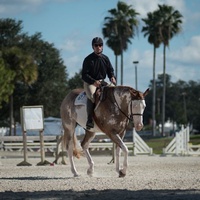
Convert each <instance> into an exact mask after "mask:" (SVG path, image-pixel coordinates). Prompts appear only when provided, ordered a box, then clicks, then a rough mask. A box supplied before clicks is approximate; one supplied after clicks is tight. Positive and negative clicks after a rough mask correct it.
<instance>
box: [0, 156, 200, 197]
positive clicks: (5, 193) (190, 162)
mask: <svg viewBox="0 0 200 200" xmlns="http://www.w3.org/2000/svg"><path fill="white" fill-rule="evenodd" d="M122 158H123V157H122ZM93 159H94V162H95V173H94V176H93V177H88V176H87V174H86V171H87V167H88V164H87V161H86V158H84V157H82V158H81V159H79V160H77V159H76V160H75V161H76V167H77V170H78V172H79V174H80V176H79V177H77V178H74V177H73V176H72V173H71V171H70V166H69V164H68V163H67V164H66V165H62V164H58V165H45V166H37V163H39V162H40V158H31V159H29V160H28V161H29V162H30V163H31V164H32V166H17V164H18V163H20V162H21V161H22V160H23V159H22V158H18V159H16V158H9V159H6V158H1V159H0V199H2V200H6V199H11V200H13V199H19V200H21V199H23V200H32V199H40V200H43V199H44V200H47V199H49V200H60V199H65V200H76V199H83V200H86V199H87V200H91V199H94V200H112V199H115V200H123V199H127V200H132V199H133V200H136V199H137V200H143V199H147V200H157V199H162V200H175V199H176V200H185V199H187V200H197V199H198V200H199V199H200V157H173V156H167V157H161V156H130V157H129V166H128V172H127V176H126V177H125V178H118V174H117V173H116V171H115V164H108V163H109V161H110V160H111V156H93ZM47 160H48V161H49V162H53V157H49V158H47ZM67 161H68V160H67ZM121 161H122V159H121Z"/></svg>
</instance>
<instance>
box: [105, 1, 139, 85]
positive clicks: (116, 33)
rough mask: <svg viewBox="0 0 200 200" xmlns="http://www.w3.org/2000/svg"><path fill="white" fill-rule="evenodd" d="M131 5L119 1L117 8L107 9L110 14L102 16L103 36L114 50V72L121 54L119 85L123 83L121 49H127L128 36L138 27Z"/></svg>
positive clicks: (132, 35)
mask: <svg viewBox="0 0 200 200" xmlns="http://www.w3.org/2000/svg"><path fill="white" fill-rule="evenodd" d="M131 7H132V6H129V5H127V4H126V3H125V2H121V1H119V2H118V3H117V9H116V8H113V9H110V10H108V12H109V14H110V16H108V17H105V18H104V21H105V23H104V27H103V29H102V33H103V35H104V38H108V40H107V45H108V46H109V47H110V48H111V49H112V50H113V51H114V54H115V56H116V65H115V69H116V73H117V56H118V55H121V85H123V51H125V50H127V48H128V43H130V44H131V41H130V38H133V37H134V36H135V29H137V27H138V20H137V19H136V16H137V15H138V14H139V13H137V12H136V11H135V10H134V9H133V8H131Z"/></svg>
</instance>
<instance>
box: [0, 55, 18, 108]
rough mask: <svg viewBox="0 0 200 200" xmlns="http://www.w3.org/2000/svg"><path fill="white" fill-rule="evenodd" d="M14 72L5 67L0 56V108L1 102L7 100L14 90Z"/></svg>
mask: <svg viewBox="0 0 200 200" xmlns="http://www.w3.org/2000/svg"><path fill="white" fill-rule="evenodd" d="M14 76H15V73H14V72H13V71H12V70H10V69H7V68H6V67H5V63H4V60H3V59H2V57H1V58H0V108H1V107H2V102H8V101H9V96H10V95H11V94H12V93H13V91H14V85H13V84H12V81H13V79H14Z"/></svg>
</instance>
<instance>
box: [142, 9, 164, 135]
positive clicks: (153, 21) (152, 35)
mask: <svg viewBox="0 0 200 200" xmlns="http://www.w3.org/2000/svg"><path fill="white" fill-rule="evenodd" d="M142 20H143V21H144V23H145V26H143V28H142V32H144V37H146V36H148V42H149V43H150V44H152V45H153V87H152V88H153V102H152V121H153V123H152V130H153V136H155V128H156V124H155V123H154V122H155V121H156V117H155V105H156V80H155V64H156V48H158V47H159V46H160V44H161V42H162V40H161V36H160V34H159V24H158V12H157V11H154V12H153V13H151V12H149V13H148V14H147V18H144V19H142Z"/></svg>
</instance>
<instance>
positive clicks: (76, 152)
mask: <svg viewBox="0 0 200 200" xmlns="http://www.w3.org/2000/svg"><path fill="white" fill-rule="evenodd" d="M71 140H73V156H75V157H76V158H80V157H81V155H82V153H81V150H80V149H78V148H77V137H76V134H75V132H74V133H73V135H72V136H71V135H68V134H67V133H66V132H65V131H64V135H63V147H64V148H66V149H67V150H68V148H69V143H70V141H71Z"/></svg>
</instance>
